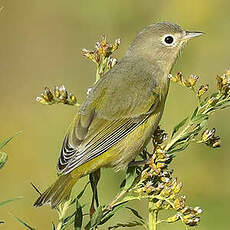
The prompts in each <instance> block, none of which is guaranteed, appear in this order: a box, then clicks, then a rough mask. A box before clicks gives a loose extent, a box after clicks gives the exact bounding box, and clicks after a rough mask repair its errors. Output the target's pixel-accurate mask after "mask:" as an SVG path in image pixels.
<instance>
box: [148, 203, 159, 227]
mask: <svg viewBox="0 0 230 230" xmlns="http://www.w3.org/2000/svg"><path fill="white" fill-rule="evenodd" d="M157 216H158V210H157V209H156V208H154V203H153V201H152V200H150V201H149V230H157Z"/></svg>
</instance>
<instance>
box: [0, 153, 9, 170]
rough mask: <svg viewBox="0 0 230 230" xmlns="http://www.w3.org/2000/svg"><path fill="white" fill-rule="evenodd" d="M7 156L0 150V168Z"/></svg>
mask: <svg viewBox="0 0 230 230" xmlns="http://www.w3.org/2000/svg"><path fill="white" fill-rule="evenodd" d="M7 159H8V156H7V154H6V153H4V152H0V169H1V168H2V167H3V166H4V165H5V163H6V162H7Z"/></svg>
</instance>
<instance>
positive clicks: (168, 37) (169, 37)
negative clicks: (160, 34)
mask: <svg viewBox="0 0 230 230" xmlns="http://www.w3.org/2000/svg"><path fill="white" fill-rule="evenodd" d="M174 41H175V39H174V37H173V36H172V35H166V36H165V37H164V38H163V43H164V44H165V45H166V46H170V45H172V44H173V43H174Z"/></svg>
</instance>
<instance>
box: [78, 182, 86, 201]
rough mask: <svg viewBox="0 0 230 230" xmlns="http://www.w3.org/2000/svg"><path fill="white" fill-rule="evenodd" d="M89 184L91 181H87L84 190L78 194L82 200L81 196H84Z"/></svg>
mask: <svg viewBox="0 0 230 230" xmlns="http://www.w3.org/2000/svg"><path fill="white" fill-rule="evenodd" d="M88 185H89V181H88V182H87V183H86V185H85V186H84V188H83V189H82V191H81V192H80V193H79V194H78V195H77V199H78V200H80V198H81V197H82V196H83V194H84V192H85V190H86V188H87V187H88Z"/></svg>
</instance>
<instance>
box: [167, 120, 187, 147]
mask: <svg viewBox="0 0 230 230" xmlns="http://www.w3.org/2000/svg"><path fill="white" fill-rule="evenodd" d="M190 127H191V126H190V123H188V125H187V126H185V128H184V129H183V130H182V131H181V132H180V133H179V134H178V135H177V136H175V137H174V138H173V139H172V140H170V141H169V143H168V144H167V145H166V147H165V150H166V151H168V150H169V149H170V147H171V146H173V145H174V144H175V143H176V142H177V141H178V140H179V139H180V138H181V137H182V136H183V135H184V134H185V133H186V132H187V130H188V129H189V128H190Z"/></svg>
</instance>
